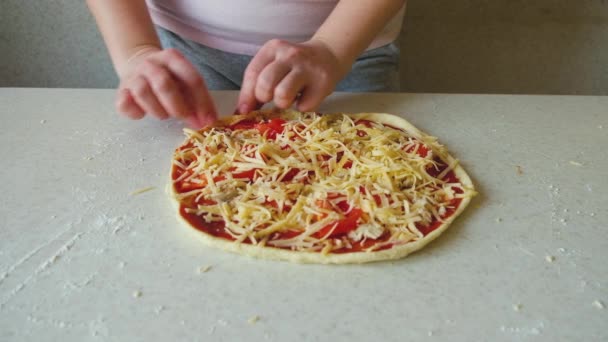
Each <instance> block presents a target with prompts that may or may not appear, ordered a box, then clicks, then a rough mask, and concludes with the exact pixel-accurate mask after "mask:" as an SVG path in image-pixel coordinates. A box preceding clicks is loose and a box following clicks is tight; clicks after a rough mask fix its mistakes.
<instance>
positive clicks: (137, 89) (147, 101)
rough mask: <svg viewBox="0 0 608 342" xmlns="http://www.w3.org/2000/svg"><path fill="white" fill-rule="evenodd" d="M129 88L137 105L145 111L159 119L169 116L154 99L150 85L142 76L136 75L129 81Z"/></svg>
mask: <svg viewBox="0 0 608 342" xmlns="http://www.w3.org/2000/svg"><path fill="white" fill-rule="evenodd" d="M129 89H130V91H131V94H132V95H133V98H134V99H135V102H136V103H137V105H138V106H139V107H140V108H141V109H143V110H144V111H145V112H146V113H148V114H151V115H152V116H154V117H156V118H158V119H160V120H165V119H167V118H168V117H169V115H168V114H167V112H166V111H165V109H164V108H163V106H161V104H160V102H158V99H156V95H155V94H154V91H153V90H152V87H150V84H148V81H147V80H146V79H145V78H144V77H143V76H138V77H136V78H135V79H134V80H133V81H131V86H130V87H129Z"/></svg>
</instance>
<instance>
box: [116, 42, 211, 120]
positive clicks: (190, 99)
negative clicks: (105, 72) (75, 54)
mask: <svg viewBox="0 0 608 342" xmlns="http://www.w3.org/2000/svg"><path fill="white" fill-rule="evenodd" d="M120 79H121V80H120V85H119V88H118V94H117V98H116V108H117V109H118V111H119V112H120V113H122V114H124V115H125V116H127V117H129V118H131V119H136V120H137V119H141V118H143V117H144V116H145V115H146V114H150V115H152V116H154V117H156V118H158V119H160V120H164V119H168V118H170V117H174V118H179V119H183V120H185V121H187V122H188V123H189V124H190V125H191V126H193V127H196V128H200V127H202V126H205V125H207V124H210V123H212V122H213V121H214V120H215V119H216V118H217V113H216V109H215V105H214V103H213V100H212V99H211V96H210V95H209V91H208V90H207V87H206V86H205V81H204V80H203V78H202V77H201V76H200V75H199V73H198V71H197V70H196V68H195V67H194V66H193V65H192V64H191V63H190V62H189V61H188V60H187V59H186V58H185V57H184V56H183V55H182V54H181V53H180V52H179V51H177V50H175V49H168V50H161V49H159V48H157V47H146V48H142V49H140V50H139V51H138V52H136V53H135V54H134V55H133V56H132V57H131V58H129V61H128V62H127V63H126V65H125V68H124V69H123V70H121V75H120Z"/></svg>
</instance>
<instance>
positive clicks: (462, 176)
mask: <svg viewBox="0 0 608 342" xmlns="http://www.w3.org/2000/svg"><path fill="white" fill-rule="evenodd" d="M300 115H301V113H299V112H296V111H278V110H273V111H257V112H253V113H251V114H248V115H238V116H230V117H224V118H221V119H220V120H218V121H217V122H216V123H215V124H214V125H213V127H216V128H223V127H227V126H231V125H235V124H237V123H239V122H245V121H247V120H251V119H255V120H256V121H257V120H259V118H260V117H263V118H266V119H271V118H276V117H279V118H287V119H289V118H296V117H299V116H300ZM323 115H343V114H341V113H339V114H323ZM347 115H348V116H349V117H350V118H351V119H353V120H369V121H371V122H374V123H380V124H384V125H387V126H389V127H392V128H397V129H400V130H402V131H404V132H405V133H406V134H407V135H409V136H411V137H413V138H415V139H418V140H420V141H425V142H428V141H434V138H433V137H430V136H428V135H427V134H425V133H423V132H421V131H420V130H419V129H417V128H416V127H414V126H413V125H412V124H410V123H409V122H408V121H406V120H405V119H403V118H401V117H398V116H395V115H391V114H381V113H359V114H347ZM389 127H387V128H386V129H389ZM210 129H211V127H206V128H204V129H202V130H201V131H199V132H194V131H190V132H189V136H190V137H189V138H188V139H186V141H185V142H184V144H183V145H182V146H184V145H185V144H187V142H188V141H189V140H190V138H192V139H196V138H197V134H200V132H203V131H208V130H210ZM439 146H441V145H439ZM442 148H443V147H442ZM178 150H179V149H178ZM178 150H176V151H178ZM176 158H177V157H176V156H174V163H173V165H172V171H171V176H172V178H171V182H170V184H169V191H170V194H171V197H172V199H173V203H174V204H175V206H176V208H177V209H178V214H177V216H178V219H179V220H180V221H181V222H182V223H183V224H184V226H186V227H187V228H188V230H189V231H191V232H193V233H194V234H196V235H197V236H198V237H199V238H200V239H201V240H202V241H203V242H204V243H205V244H207V245H209V246H212V247H216V248H220V249H223V250H226V251H230V252H235V253H239V254H245V255H249V256H253V257H258V258H263V259H274V260H287V261H292V262H299V263H322V264H345V263H366V262H373V261H380V260H390V259H398V258H402V257H405V256H406V255H408V254H410V253H412V252H414V251H417V250H419V249H421V248H422V247H424V246H425V245H426V244H428V243H429V242H431V241H432V240H434V239H435V238H437V237H438V236H439V235H440V234H441V233H443V232H444V231H445V230H446V229H447V228H448V227H449V226H450V224H451V223H452V222H453V221H454V220H455V219H456V217H458V215H460V214H461V213H462V212H463V211H464V209H465V208H466V207H467V205H468V204H469V202H470V200H471V198H472V197H473V196H474V195H475V194H476V192H475V190H474V185H473V183H472V181H471V179H470V177H469V176H468V175H467V173H466V172H465V171H464V169H463V168H462V167H461V166H460V165H458V162H457V160H455V159H454V158H453V157H452V156H451V155H449V154H448V153H447V151H446V150H445V149H443V155H442V156H441V160H442V161H443V162H444V163H445V164H446V165H448V166H450V167H451V172H453V173H454V175H455V176H456V178H457V179H458V180H459V182H460V183H461V185H462V194H461V198H462V199H461V201H460V203H459V204H458V206H457V208H455V210H454V211H453V212H452V213H451V214H450V215H449V217H447V218H445V219H443V220H442V221H443V222H441V224H440V225H439V226H438V227H436V228H435V229H433V230H432V231H431V232H430V233H428V234H426V235H424V236H423V237H418V238H416V239H415V240H413V241H409V242H406V243H404V244H401V245H394V246H392V247H390V248H388V249H382V250H377V251H357V252H351V253H344V252H343V253H331V252H329V253H321V252H320V251H315V252H309V251H298V250H290V249H285V248H278V247H270V246H258V245H254V244H251V243H245V242H236V241H232V240H228V239H226V238H222V237H218V236H214V235H212V234H209V233H206V232H204V231H202V230H200V229H198V228H197V227H195V226H193V224H192V223H190V222H189V221H188V220H186V219H185V218H184V216H183V215H182V213H181V211H180V205H181V202H180V199H179V191H178V189H177V187H176V182H175V179H174V178H175V177H174V175H175V170H176V167H177V166H176V164H175V159H176Z"/></svg>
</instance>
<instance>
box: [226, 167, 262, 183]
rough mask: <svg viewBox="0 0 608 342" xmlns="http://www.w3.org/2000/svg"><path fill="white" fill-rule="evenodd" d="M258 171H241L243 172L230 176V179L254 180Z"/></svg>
mask: <svg viewBox="0 0 608 342" xmlns="http://www.w3.org/2000/svg"><path fill="white" fill-rule="evenodd" d="M257 170H258V169H251V170H247V171H243V172H236V173H233V174H232V178H238V179H249V180H250V181H252V180H254V178H255V176H256V171H257Z"/></svg>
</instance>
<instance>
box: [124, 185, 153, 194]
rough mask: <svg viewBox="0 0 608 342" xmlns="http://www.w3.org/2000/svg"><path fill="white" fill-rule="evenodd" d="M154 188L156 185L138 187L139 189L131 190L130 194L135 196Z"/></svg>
mask: <svg viewBox="0 0 608 342" xmlns="http://www.w3.org/2000/svg"><path fill="white" fill-rule="evenodd" d="M154 189H156V187H155V186H149V187H147V188H141V189H137V190H135V191H133V192H131V193H130V194H129V195H130V196H135V195H139V194H143V193H144V192H148V191H150V190H154Z"/></svg>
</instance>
